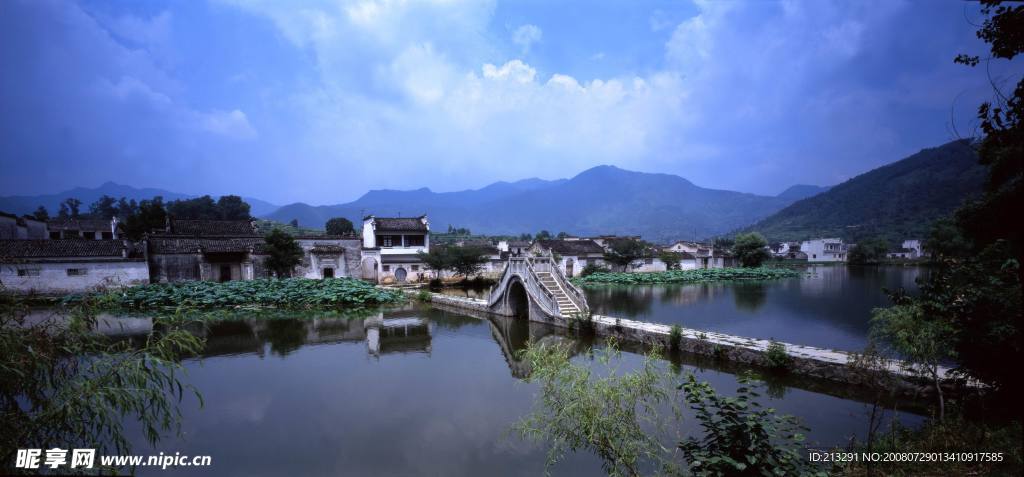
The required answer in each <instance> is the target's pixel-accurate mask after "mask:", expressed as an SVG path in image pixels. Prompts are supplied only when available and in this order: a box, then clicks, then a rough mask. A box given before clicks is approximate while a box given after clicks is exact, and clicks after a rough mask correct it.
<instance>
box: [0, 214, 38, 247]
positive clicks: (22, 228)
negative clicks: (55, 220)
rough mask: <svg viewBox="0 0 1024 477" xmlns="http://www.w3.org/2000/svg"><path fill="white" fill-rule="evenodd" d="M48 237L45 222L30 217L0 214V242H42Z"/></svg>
mask: <svg viewBox="0 0 1024 477" xmlns="http://www.w3.org/2000/svg"><path fill="white" fill-rule="evenodd" d="M48 237H49V234H48V233H47V231H46V222H43V221H41V220H37V219H36V218H35V217H32V216H31V215H25V216H22V217H18V216H17V215H14V214H8V213H6V212H0V240H42V239H46V238H48Z"/></svg>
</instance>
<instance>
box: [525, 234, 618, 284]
mask: <svg viewBox="0 0 1024 477" xmlns="http://www.w3.org/2000/svg"><path fill="white" fill-rule="evenodd" d="M530 254H531V255H534V256H546V257H553V258H554V259H555V262H556V264H557V265H558V266H559V267H561V269H562V270H564V271H565V276H567V277H570V278H571V277H574V276H576V275H579V273H580V272H581V271H583V268H585V267H586V266H587V265H597V266H600V267H607V266H608V264H607V263H606V262H605V260H604V247H602V246H600V245H598V244H597V242H595V241H593V240H537V241H535V242H534V243H533V245H531V246H530Z"/></svg>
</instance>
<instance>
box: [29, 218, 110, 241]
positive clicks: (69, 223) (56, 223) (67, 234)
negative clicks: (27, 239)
mask: <svg viewBox="0 0 1024 477" xmlns="http://www.w3.org/2000/svg"><path fill="white" fill-rule="evenodd" d="M46 228H47V230H48V231H49V233H50V238H51V239H75V238H82V239H86V240H116V239H119V238H121V235H122V234H123V231H122V227H121V223H120V222H119V221H118V220H117V217H112V218H110V219H86V218H71V217H64V218H56V219H50V220H49V221H47V222H46Z"/></svg>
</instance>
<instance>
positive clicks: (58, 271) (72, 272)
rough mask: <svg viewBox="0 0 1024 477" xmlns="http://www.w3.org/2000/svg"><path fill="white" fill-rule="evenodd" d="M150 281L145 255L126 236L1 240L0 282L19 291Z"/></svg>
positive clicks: (75, 289) (88, 288)
mask: <svg viewBox="0 0 1024 477" xmlns="http://www.w3.org/2000/svg"><path fill="white" fill-rule="evenodd" d="M148 282H149V267H148V266H147V264H146V259H145V257H144V256H143V254H142V253H141V252H140V251H136V250H134V248H133V247H132V245H131V244H130V243H128V242H127V241H124V240H82V239H56V240H52V239H42V240H0V283H2V284H3V287H4V288H6V289H7V290H10V291H13V292H16V293H42V294H66V293H78V292H85V291H95V290H102V289H107V288H116V287H122V286H132V285H140V284H145V283H148Z"/></svg>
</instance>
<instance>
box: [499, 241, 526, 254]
mask: <svg viewBox="0 0 1024 477" xmlns="http://www.w3.org/2000/svg"><path fill="white" fill-rule="evenodd" d="M529 248H530V241H529V240H499V241H498V251H499V252H502V253H507V254H508V255H511V256H513V257H521V256H523V254H524V253H526V252H527V250H529Z"/></svg>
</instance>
